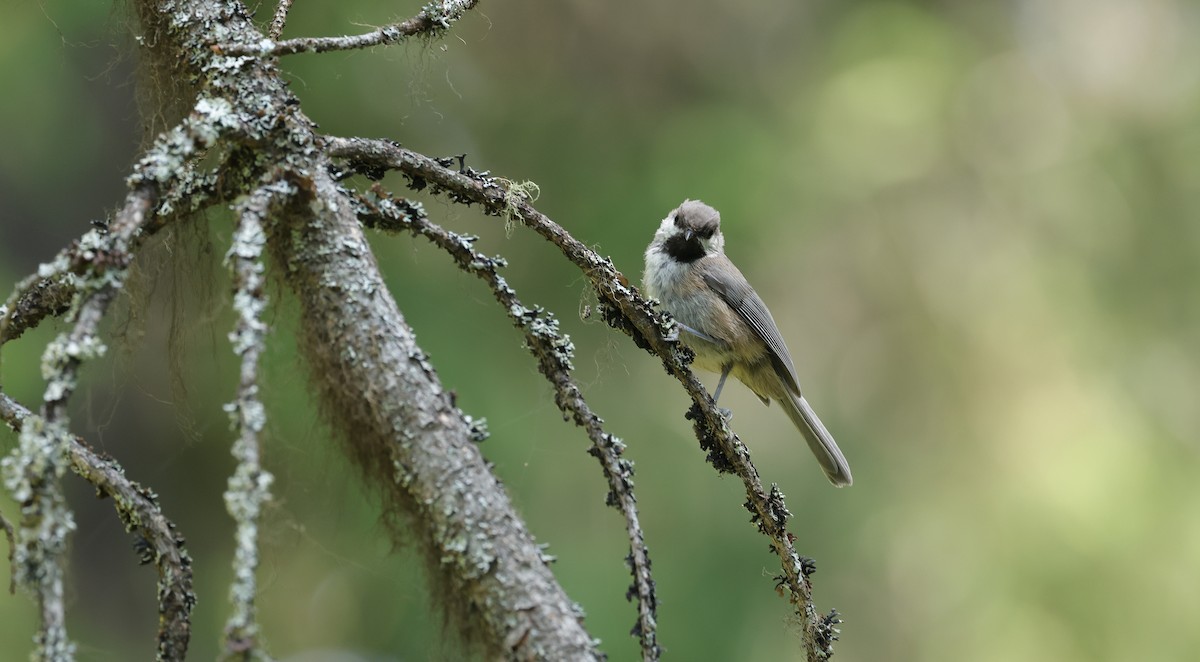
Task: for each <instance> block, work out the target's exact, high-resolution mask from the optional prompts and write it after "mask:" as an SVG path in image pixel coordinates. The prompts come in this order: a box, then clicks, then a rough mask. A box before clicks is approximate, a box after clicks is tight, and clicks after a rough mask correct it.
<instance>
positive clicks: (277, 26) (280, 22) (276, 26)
mask: <svg viewBox="0 0 1200 662" xmlns="http://www.w3.org/2000/svg"><path fill="white" fill-rule="evenodd" d="M293 1H294V0H279V4H278V5H277V6H276V7H275V16H274V17H272V18H271V25H270V27H268V28H267V38H268V39H278V38H279V35H281V34H283V26H284V25H286V24H287V17H288V11H289V10H290V9H291V8H292V2H293Z"/></svg>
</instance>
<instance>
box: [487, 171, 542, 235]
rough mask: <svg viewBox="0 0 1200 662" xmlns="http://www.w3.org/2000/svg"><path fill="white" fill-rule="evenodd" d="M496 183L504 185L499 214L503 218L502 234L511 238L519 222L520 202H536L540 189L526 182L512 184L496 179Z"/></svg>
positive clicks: (511, 182)
mask: <svg viewBox="0 0 1200 662" xmlns="http://www.w3.org/2000/svg"><path fill="white" fill-rule="evenodd" d="M496 181H498V182H500V183H501V184H503V185H504V209H503V210H502V211H501V212H500V213H501V215H502V216H504V233H505V235H506V236H508V237H510V238H511V237H512V233H513V228H515V227H516V226H517V224H518V223H519V222H520V221H521V210H520V207H519V205H520V204H521V203H522V202H536V201H537V199H538V198H539V197H540V196H541V195H542V188H541V187H540V186H538V185H537V184H536V183H534V182H531V181H528V180H526V181H523V182H514V181H511V180H508V179H503V178H497V179H496Z"/></svg>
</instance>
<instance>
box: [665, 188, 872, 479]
mask: <svg viewBox="0 0 1200 662" xmlns="http://www.w3.org/2000/svg"><path fill="white" fill-rule="evenodd" d="M720 225H721V215H720V214H719V213H717V210H715V209H713V208H712V207H709V206H708V205H706V204H704V203H703V202H700V201H699V200H684V202H683V204H681V205H679V207H678V208H676V209H675V210H674V211H672V212H671V213H670V214H668V215H667V217H666V218H664V219H663V221H662V224H661V225H659V226H658V231H657V232H655V233H654V240H653V241H651V242H650V246H649V247H647V248H646V271H645V273H644V274H643V276H642V283H643V287H644V289H645V290H646V293H647V294H648V295H649V296H650V297H652V298H654V299H657V300H658V301H659V303H660V304H661V305H662V307H663V309H665V310H666V311H667V312H669V313H671V316H672V317H674V318H675V321H676V322H677V323H678V324H679V326H680V327H681V328H682V329H683V332H682V333H681V334H680V336H681V340H683V342H684V343H685V344H686V345H687V346H688V347H690V348H691V349H692V351H693V352H695V354H696V360H695V362H694V365H695V366H697V367H699V368H703V369H705V370H709V371H712V372H719V373H721V379H720V381H719V382H717V390H716V391H714V392H713V400H714V401H716V400H717V399H718V398H720V397H721V388H722V387H724V386H725V378H726V377H728V376H729V375H730V374H732V375H733V376H734V377H737V378H738V380H739V381H741V382H742V383H743V384H745V385H746V386H748V387H749V388H750V390H751V391H754V394H755V395H757V396H758V397H759V399H760V400H762V401H763V404H766V405H769V404H770V403H771V400H775V401H776V402H778V403H779V405H780V407H782V408H783V410H784V411H785V412H787V415H788V418H790V419H792V423H793V424H794V425H795V426H796V428H797V429H798V430H800V433H801V434H802V435H804V439H805V441H807V442H808V447H809V448H810V449H812V452H813V455H815V456H816V457H817V461H818V462H820V463H821V469H822V470H823V471H824V472H825V476H826V477H828V478H829V482H831V483H833V484H834V485H835V486H837V487H844V486H846V485H850V484H851V483H852V482H853V478H852V477H851V476H850V465H849V464H848V463H847V462H846V457H845V456H844V455H842V451H841V449H839V448H838V445H837V443H836V442H835V441H834V440H833V436H832V435H830V434H829V430H826V429H825V426H824V425H823V424H822V423H821V419H819V418H817V414H816V412H814V411H813V409H812V407H811V406H810V405H809V404H808V401H807V400H805V399H804V396H802V395H801V394H800V382H799V379H797V377H796V367H795V366H794V365H793V364H792V357H791V354H789V353H788V349H787V346H786V345H785V344H784V342H783V337H782V336H781V335H780V334H779V329H778V327H776V326H775V320H774V318H772V317H771V312H770V311H769V310H767V306H766V304H764V303H763V301H762V299H761V298H759V296H758V293H757V292H755V291H754V288H753V287H751V286H750V283H749V282H747V281H746V277H745V276H743V275H742V272H741V271H739V270H738V268H737V267H736V266H734V264H733V262H731V261H730V260H729V258H728V257H726V256H725V237H724V236H722V235H721V227H720Z"/></svg>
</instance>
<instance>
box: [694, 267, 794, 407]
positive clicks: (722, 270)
mask: <svg viewBox="0 0 1200 662" xmlns="http://www.w3.org/2000/svg"><path fill="white" fill-rule="evenodd" d="M718 262H723V263H724V264H718ZM699 266H700V268H701V270H702V271H701V275H702V276H703V278H704V282H705V283H706V284H708V286H709V287H710V288H712V290H713V291H714V292H716V293H717V294H718V295H719V296H720V297H721V298H722V299H723V300H724V301H725V303H727V304H729V307H730V308H733V310H734V311H736V312H737V314H738V316H739V317H741V318H742V319H744V320H745V321H746V323H747V324H749V325H750V328H752V329H754V333H755V334H756V335H757V336H758V337H759V338H761V339H762V341H763V343H765V344H766V346H767V349H768V350H769V351H770V355H771V364H772V365H773V366H774V368H775V372H776V373H777V374H778V375H779V377H780V379H782V380H783V382H784V383H785V384H787V387H788V388H789V389H791V391H792V392H793V393H795V394H796V395H800V379H799V378H798V377H797V376H796V366H795V365H793V364H792V355H791V354H789V353H788V348H787V345H785V344H784V343H783V336H781V335H779V327H777V326H776V325H775V318H773V317H771V311H769V310H767V304H765V303H763V300H762V299H761V298H760V297H759V296H758V293H757V292H755V291H754V288H753V287H750V283H749V282H748V281H747V280H746V277H745V276H743V275H742V272H741V271H739V270H738V268H737V267H736V266H734V264H733V262H731V261H730V260H729V258H727V257H725V256H724V255H710V256H708V257H707V258H705V259H704V260H702V261H701V264H700V265H699Z"/></svg>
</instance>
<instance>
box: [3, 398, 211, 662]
mask: <svg viewBox="0 0 1200 662" xmlns="http://www.w3.org/2000/svg"><path fill="white" fill-rule="evenodd" d="M31 418H32V419H33V420H34V421H37V420H38V419H37V417H36V416H34V415H33V413H32V412H30V411H29V409H27V408H26V407H24V406H23V405H21V404H20V403H18V402H16V401H15V400H13V399H12V398H10V397H8V395H6V394H5V393H3V392H0V419H2V420H3V421H4V422H5V423H6V424H8V426H9V427H10V428H11V429H12V430H14V431H16V432H18V433H20V432H22V431H23V429H24V427H25V424H26V422H27V421H29V420H30V419H31ZM68 452H69V454H70V464H71V469H72V470H73V471H74V472H75V473H76V474H78V475H80V476H82V477H83V478H84V479H85V480H87V481H88V482H89V483H91V484H92V485H94V486H95V487H96V489H97V491H98V492H99V493H100V494H102V495H104V496H106V497H109V498H111V499H112V501H113V506H114V507H115V508H116V510H117V514H118V515H119V516H120V518H121V521H122V522H123V523H124V524H125V530H126V531H129V532H134V531H136V532H137V534H138V536H139V542H138V548H139V550H140V554H141V559H142V562H143V563H148V562H152V563H154V565H155V568H156V569H157V571H158V591H157V594H158V613H159V624H158V649H157V650H158V655H157V659H158V660H160V661H161V662H176V661H180V660H183V659H184V658H185V656H186V654H187V648H188V642H189V640H190V639H191V633H192V625H191V614H192V608H193V607H195V605H196V594H195V593H194V592H193V590H192V559H191V557H190V556H188V553H187V550H186V549H185V547H184V539H183V536H181V535H179V533H178V532H177V531H176V528H175V524H174V523H172V522H171V521H170V520H168V519H167V518H166V516H164V515H163V512H162V509H161V508H160V507H159V505H158V502H157V496H156V495H155V494H154V492H153V491H151V490H149V489H147V488H145V487H143V486H141V485H139V484H138V483H135V482H133V481H131V480H129V479H128V478H126V477H125V471H124V470H123V469H122V468H121V466H120V465H119V464H117V462H116V460H113V459H112V458H109V457H105V456H103V455H101V454H99V453H97V452H96V451H94V450H92V449H91V448H89V447H88V446H87V444H86V443H84V441H83V440H82V439H80V438H79V437H74V436H72V437H71V438H70V440H69V444H68Z"/></svg>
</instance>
